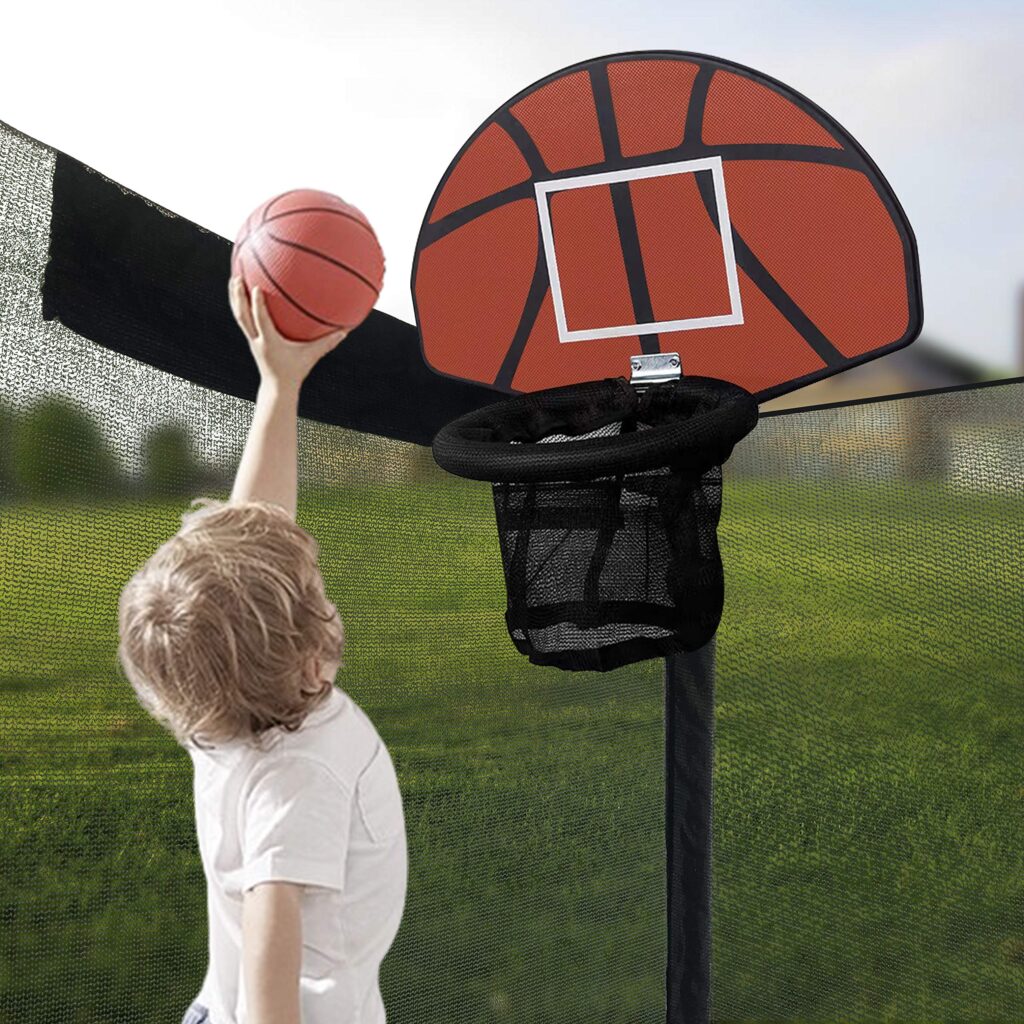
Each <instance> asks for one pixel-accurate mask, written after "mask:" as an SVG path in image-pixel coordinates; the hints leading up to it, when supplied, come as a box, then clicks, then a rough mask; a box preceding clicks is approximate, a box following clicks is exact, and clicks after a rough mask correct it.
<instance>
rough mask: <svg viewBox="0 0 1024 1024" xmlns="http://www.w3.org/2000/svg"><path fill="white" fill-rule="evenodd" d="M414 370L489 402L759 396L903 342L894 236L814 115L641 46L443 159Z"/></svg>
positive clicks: (597, 62) (566, 79)
mask: <svg viewBox="0 0 1024 1024" xmlns="http://www.w3.org/2000/svg"><path fill="white" fill-rule="evenodd" d="M412 290H413V301H414V306H415V310H416V319H417V325H418V328H419V332H420V341H421V346H422V351H423V357H424V360H425V361H426V363H427V364H428V365H429V366H430V367H431V368H432V369H433V370H435V371H436V372H437V373H440V374H443V375H445V376H448V377H453V378H457V379H460V380H466V381H472V382H476V383H482V384H487V385H489V386H491V387H495V388H498V389H500V390H503V391H507V392H524V391H535V390H538V389H541V388H547V387H554V386H557V385H563V384H572V383H577V382H580V381H586V380H595V379H599V378H602V377H609V376H628V375H629V358H630V356H633V355H636V354H645V353H656V352H679V353H680V355H681V357H682V364H683V370H684V372H685V373H686V374H688V375H701V376H708V377H718V378H721V379H724V380H729V381H733V382H734V383H737V384H740V385H742V386H743V387H745V388H746V389H747V390H749V391H751V392H753V393H754V394H755V395H756V396H757V397H758V399H759V400H762V401H764V400H767V399H769V398H774V397H776V396H777V395H780V394H784V393H786V392H788V391H792V390H794V389H795V388H797V387H801V386H803V385H804V384H809V383H811V382H812V381H815V380H820V379H821V378H823V377H827V376H830V375H832V374H835V373H838V372H840V371H842V370H844V369H846V368H848V367H850V366H853V365H856V364H858V363H862V362H864V361H866V360H868V359H872V358H875V357H877V356H880V355H883V354H885V353H886V352H891V351H894V350H895V349H898V348H900V347H902V346H904V345H906V344H908V343H909V342H911V341H913V340H914V338H915V337H917V335H918V333H919V332H920V329H921V317H922V314H921V296H920V271H919V268H918V262H917V251H916V245H915V241H914V236H913V232H912V231H911V228H910V225H909V223H908V222H907V219H906V216H905V214H904V212H903V210H902V208H901V206H900V204H899V202H898V200H897V199H896V196H895V195H894V194H893V192H892V189H891V188H890V187H889V185H888V183H887V182H886V180H885V179H884V178H883V177H882V174H881V172H880V171H879V170H878V168H877V167H876V166H875V164H874V163H873V161H872V160H871V158H870V157H869V156H868V155H867V153H865V152H864V150H863V149H862V148H861V147H860V145H858V143H857V142H856V141H855V140H854V139H853V138H851V136H850V135H849V134H848V133H847V132H846V131H844V129H843V128H841V127H840V126H839V125H838V124H836V122H835V121H834V120H832V118H830V117H829V116H828V115H827V114H826V113H825V112H824V111H822V110H821V109H820V108H819V107H817V106H816V105H815V104H813V103H812V102H811V101H810V100H808V99H806V98H805V97H803V96H801V95H799V94H798V93H796V92H794V91H793V90H792V89H789V88H788V87H787V86H785V85H783V84H781V83H780V82H777V81H775V80H774V79H771V78H769V77H768V76H766V75H763V74H761V73H759V72H757V71H753V70H751V69H750V68H745V67H741V66H739V65H736V64H732V63H729V62H727V61H724V60H720V59H718V58H714V57H707V56H702V55H699V54H692V53H683V52H675V51H645V52H638V53H623V54H615V55H612V56H607V57H601V58H597V59H594V60H590V61H586V62H583V63H581V64H576V65H573V66H572V67H569V68H565V69H563V70H561V71H558V72H556V73H554V74H552V75H549V76H548V77H547V78H545V79H543V80H542V81H540V82H537V83H535V84H534V85H531V86H529V87H528V88H526V89H524V90H523V91H522V92H520V93H519V94H518V95H517V96H515V97H513V98H512V99H511V100H509V101H508V102H507V103H506V104H504V105H503V106H501V107H500V108H499V109H498V110H496V111H495V112H494V113H493V114H492V115H491V116H490V117H489V118H487V120H486V121H485V122H484V123H483V124H482V125H481V126H480V127H479V128H478V129H477V130H476V132H474V133H473V135H472V137H471V138H470V139H469V140H468V142H466V144H465V145H464V146H463V147H462V149H461V151H460V152H459V153H458V155H457V156H456V157H455V159H454V160H453V161H452V163H451V165H450V166H449V167H448V169H447V171H446V172H445V174H444V176H443V177H442V179H441V181H440V183H439V184H438V186H437V189H436V190H435V192H434V195H433V198H432V199H431V202H430V205H429V207H428V209H427V212H426V216H425V217H424V220H423V224H422V226H421V229H420V233H419V238H418V241H417V245H416V253H415V258H414V263H413V271H412Z"/></svg>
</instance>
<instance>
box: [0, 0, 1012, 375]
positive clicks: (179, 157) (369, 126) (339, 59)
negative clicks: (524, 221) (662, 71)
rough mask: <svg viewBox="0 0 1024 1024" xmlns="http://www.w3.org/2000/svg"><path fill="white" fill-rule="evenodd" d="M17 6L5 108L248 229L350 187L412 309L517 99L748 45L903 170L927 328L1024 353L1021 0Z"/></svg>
mask: <svg viewBox="0 0 1024 1024" xmlns="http://www.w3.org/2000/svg"><path fill="white" fill-rule="evenodd" d="M4 22H5V34H6V35H7V39H8V45H7V46H6V47H5V48H4V61H3V62H2V63H0V96H2V97H3V106H2V108H0V120H3V121H5V122H6V123H8V124H10V125H11V126H12V127H14V128H17V129H18V130H20V131H22V132H24V133H26V134H27V135H30V136H32V137H33V138H36V139H38V140H39V141H41V142H43V143H46V144H47V145H50V146H52V147H54V148H55V149H58V150H61V151H63V152H65V153H68V154H70V155H71V156H74V157H75V158H77V159H79V160H81V161H83V162H85V163H86V164H89V165H90V166H92V167H94V168H96V169H97V170H99V171H100V172H101V173H103V174H105V175H106V176H107V177H110V178H113V179H114V180H116V181H118V182H120V183H121V184H123V185H125V186H127V187H128V188H130V189H132V190H134V191H135V192H138V193H141V194H142V195H144V196H145V197H147V198H148V199H151V200H153V201H154V202H157V203H159V204H160V205H161V206H164V207H166V208H168V209H170V210H172V211H173V212H175V213H177V214H179V215H181V216H183V217H187V218H188V219H190V220H192V221H195V222H196V223H198V224H200V225H202V226H203V227H205V228H208V229H210V230H212V231H216V232H217V233H218V234H221V235H223V236H225V237H227V238H234V237H235V234H236V232H237V230H238V227H239V225H240V224H241V223H242V221H243V220H244V218H245V217H246V216H247V215H248V214H249V212H250V211H251V210H252V209H253V208H255V207H256V206H258V205H259V204H260V203H261V202H262V201H263V200H264V199H265V198H267V197H269V196H271V195H273V194H275V193H278V192H281V191H285V190H287V189H290V188H301V187H306V188H319V189H324V190H325V191H329V192H334V193H336V194H338V195H341V196H342V197H343V198H345V199H347V200H349V201H350V202H352V203H354V204H355V205H356V206H358V207H360V209H362V210H363V211H364V212H365V213H366V214H367V216H368V217H369V218H370V220H371V222H372V223H373V224H374V227H375V229H376V230H377V233H378V236H379V237H380V239H381V242H382V245H383V247H384V251H385V254H386V258H387V272H386V277H385V285H384V290H383V292H382V294H381V298H380V301H379V303H378V308H380V309H383V310H385V311H386V312H388V313H391V314H393V315H395V316H399V317H402V318H403V319H406V320H409V321H412V319H413V313H412V301H411V296H410V287H409V274H410V268H411V261H412V252H413V247H414V245H415V240H416V235H417V233H418V231H419V227H420V223H421V221H422V218H423V214H424V211H425V210H426V206H427V203H428V202H429V200H430V197H431V195H432V193H433V190H434V187H435V186H436V184H437V182H438V180H439V179H440V177H441V175H442V174H443V173H444V171H445V169H446V167H447V166H448V164H449V162H450V161H451V159H452V158H453V157H454V156H455V154H456V152H457V151H458V149H459V147H460V146H461V145H462V143H463V142H464V141H465V140H466V138H467V137H468V136H469V135H470V134H471V133H472V132H473V131H474V130H475V129H476V127H477V126H478V125H479V124H480V123H481V122H482V121H483V120H484V119H485V118H486V117H487V116H488V115H489V114H490V113H491V111H492V110H494V109H495V108H496V107H497V106H499V105H500V104H502V103H503V102H504V101H505V100H506V99H508V98H509V97H510V96H512V95H513V94H515V93H516V92H518V91H519V90H520V89H522V88H523V87H525V86H526V85H529V84H530V83H531V82H533V81H535V80H536V79H538V78H541V77H543V76H545V75H547V74H549V73H551V72H552V71H555V70H557V69H559V68H561V67H564V66H566V65H569V64H572V63H575V62H577V61H580V60H584V59H586V58H588V57H594V56H599V55H602V54H608V53H615V52H621V51H627V50H639V49H677V50H690V51H695V52H698V53H706V54H712V55H714V56H719V57H724V58H726V59H729V60H732V61H736V62H738V63H740V64H746V65H748V66H751V67H754V68H757V69H758V70H760V71H763V72H765V73H766V74H768V75H771V76H772V77H774V78H778V79H780V80H781V81H783V82H785V83H787V84H788V85H790V86H792V87H793V88H795V89H796V90H797V91H799V92H802V93H803V94H805V95H806V96H808V97H810V98H811V99H812V100H814V101H816V102H817V103H818V104H819V105H820V106H822V107H823V108H824V109H825V110H827V111H828V112H829V113H830V114H831V115H832V116H833V117H834V118H835V119H836V120H837V121H838V122H839V123H840V124H841V125H843V126H844V127H845V128H846V129H847V130H848V131H849V132H850V133H851V134H852V135H853V136H854V137H855V138H856V139H857V140H858V141H859V142H860V143H861V144H862V145H863V146H864V148H865V149H866V150H867V151H868V152H869V153H870V154H871V156H872V157H873V158H874V159H875V161H876V163H877V164H878V165H879V167H880V168H881V169H882V172H883V173H884V174H885V176H886V178H887V179H888V180H889V182H890V184H891V185H892V187H893V189H894V190H895V192H896V194H897V196H898V197H899V199H900V201H901V202H902V204H903V206H904V209H905V210H906V212H907V215H908V216H909V218H910V221H911V224H912V225H913V227H914V230H915V233H916V236H917V241H918V248H919V252H920V258H921V268H922V279H923V295H924V308H925V330H924V333H925V335H926V336H928V337H929V338H931V339H932V340H933V341H934V342H936V343H937V344H940V345H942V346H943V347H945V348H947V349H950V350H952V351H954V352H957V353H961V354H963V355H966V356H969V357H972V358H974V359H975V360H977V361H979V362H982V363H984V364H986V365H989V366H992V367H994V368H999V369H1005V370H1007V371H1013V372H1016V373H1022V372H1024V369H1020V366H1021V359H1022V345H1021V337H1020V336H1021V324H1020V318H1021V299H1020V295H1021V292H1020V289H1021V284H1022V282H1024V173H1022V172H1024V61H1022V60H1021V59H1020V53H1021V52H1022V47H1024V3H1021V2H1019V0H1015V2H1012V3H1010V2H1005V0H975V2H970V3H968V2H963V3H958V4H952V3H929V2H924V0H891V2H882V0H792V2H786V0H782V2H778V3H765V2H758V0H701V2H699V3H698V2H691V0H633V2H631V3H628V4H626V3H622V2H621V0H616V2H612V0H591V2H588V3H581V2H579V0H574V2H570V3H560V2H558V0H547V2H538V0H517V2H516V3H514V4H513V3H501V4H495V3H484V2H480V0H476V2H465V0H431V2H430V3H414V2H411V0H405V2H401V3H398V2H393V0H363V2H360V3H349V2H347V0H346V2H336V0H289V2H287V3H286V2H284V0H202V2H197V0H177V2H176V3H175V4H174V5H169V4H168V5H159V6H158V5H155V4H153V5H149V4H140V3H138V2H137V0H136V2H132V3H128V2H121V0H116V2H104V0H95V2H92V3H88V4H83V3H81V2H80V0H76V2H74V3H71V2H66V0H53V2H50V3H46V4H31V3H29V2H27V0H17V2H16V3H12V4H9V5H7V6H6V9H5V13H4ZM12 42H13V43H14V45H11V43H12Z"/></svg>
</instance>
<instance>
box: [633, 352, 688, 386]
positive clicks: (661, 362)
mask: <svg viewBox="0 0 1024 1024" xmlns="http://www.w3.org/2000/svg"><path fill="white" fill-rule="evenodd" d="M629 368H630V370H631V371H632V372H631V373H630V377H629V383H630V384H632V385H633V387H635V388H636V389H637V391H640V392H643V391H646V390H647V389H648V388H649V387H650V386H651V385H652V384H664V383H665V382H666V381H670V380H679V378H680V377H681V376H682V375H683V363H682V360H681V359H680V358H679V353H678V352H654V353H652V354H651V355H645V356H630V358H629Z"/></svg>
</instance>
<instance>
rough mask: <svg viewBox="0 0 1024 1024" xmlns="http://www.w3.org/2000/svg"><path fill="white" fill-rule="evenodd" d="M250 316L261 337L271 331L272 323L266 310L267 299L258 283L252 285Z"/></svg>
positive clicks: (272, 328)
mask: <svg viewBox="0 0 1024 1024" xmlns="http://www.w3.org/2000/svg"><path fill="white" fill-rule="evenodd" d="M252 318H253V321H254V322H255V324H256V331H257V333H258V334H260V335H261V336H262V337H264V338H265V337H267V336H268V335H270V334H272V333H273V331H274V325H273V323H272V322H271V319H270V314H269V313H268V312H267V301H266V299H265V298H264V296H263V291H262V289H261V288H260V287H259V286H258V285H253V289H252Z"/></svg>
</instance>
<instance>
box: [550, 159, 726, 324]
mask: <svg viewBox="0 0 1024 1024" xmlns="http://www.w3.org/2000/svg"><path fill="white" fill-rule="evenodd" d="M697 171H710V172H711V178H712V181H713V182H714V187H715V206H716V207H717V211H718V223H719V228H720V230H719V234H720V235H721V237H722V260H723V262H724V267H723V269H724V270H725V277H726V282H727V283H728V286H729V312H728V313H724V314H722V315H720V316H698V317H689V318H687V319H685V320H656V321H654V322H652V323H648V324H613V325H611V326H609V327H595V328H587V329H586V330H579V331H570V330H569V328H568V325H567V324H566V321H565V306H564V304H563V302H562V289H561V286H560V285H559V282H558V261H557V260H556V258H555V243H554V237H553V234H552V231H551V214H550V212H549V210H548V194H549V193H551V192H560V191H564V190H566V189H576V188H589V187H590V186H593V185H610V184H612V183H613V182H617V181H632V180H633V179H635V178H657V177H661V176H662V175H666V174H695V173H696V172H697ZM534 191H535V192H536V196H537V214H538V216H539V217H540V233H541V239H542V241H543V243H544V255H545V258H546V259H547V262H548V277H549V278H550V280H551V297H552V300H553V303H554V307H555V323H556V324H557V325H558V340H559V341H590V340H592V339H594V338H621V337H628V336H630V335H634V334H657V333H659V332H662V331H692V330H696V329H697V328H702V327H727V326H729V325H731V324H741V323H743V304H742V303H741V302H740V282H739V275H738V274H737V272H736V255H735V253H734V252H733V245H732V223H731V221H730V220H729V204H728V201H727V200H726V196H725V175H724V174H723V172H722V158H721V157H720V156H709V157H702V158H701V159H699V160H677V161H675V162H673V163H668V164H655V165H653V166H650V167H630V168H627V169H626V170H622V171H602V172H599V173H597V174H580V175H577V176H576V177H568V178H556V179H554V180H550V181H538V182H535V183H534Z"/></svg>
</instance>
